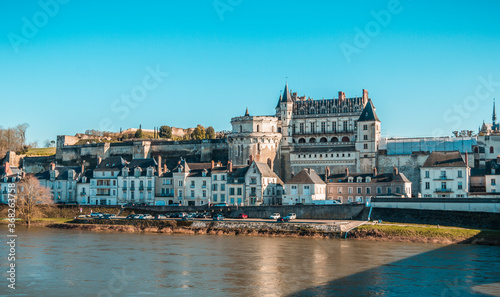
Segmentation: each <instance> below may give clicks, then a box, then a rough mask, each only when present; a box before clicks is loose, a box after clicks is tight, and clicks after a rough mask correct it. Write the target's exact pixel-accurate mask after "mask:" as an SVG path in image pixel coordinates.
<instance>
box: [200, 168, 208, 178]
mask: <svg viewBox="0 0 500 297" xmlns="http://www.w3.org/2000/svg"><path fill="white" fill-rule="evenodd" d="M201 176H203V177H206V176H207V170H206V169H205V170H203V171H202V172H201Z"/></svg>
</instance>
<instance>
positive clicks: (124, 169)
mask: <svg viewBox="0 0 500 297" xmlns="http://www.w3.org/2000/svg"><path fill="white" fill-rule="evenodd" d="M122 175H123V176H124V177H127V176H128V168H123V169H122Z"/></svg>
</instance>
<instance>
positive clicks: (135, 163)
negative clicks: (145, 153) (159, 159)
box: [126, 158, 158, 169]
mask: <svg viewBox="0 0 500 297" xmlns="http://www.w3.org/2000/svg"><path fill="white" fill-rule="evenodd" d="M157 164H158V163H156V160H155V159H153V158H147V159H133V160H132V161H130V162H129V163H128V164H127V165H126V166H127V167H128V168H130V169H132V168H135V167H140V168H143V169H146V168H148V167H153V168H156V165H157Z"/></svg>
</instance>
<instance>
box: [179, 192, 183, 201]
mask: <svg viewBox="0 0 500 297" xmlns="http://www.w3.org/2000/svg"><path fill="white" fill-rule="evenodd" d="M181 198H182V190H179V199H181Z"/></svg>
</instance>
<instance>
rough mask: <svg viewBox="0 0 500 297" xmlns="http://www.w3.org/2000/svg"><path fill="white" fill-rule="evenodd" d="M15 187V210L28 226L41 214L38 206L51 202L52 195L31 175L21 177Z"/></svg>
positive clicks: (49, 204)
mask: <svg viewBox="0 0 500 297" xmlns="http://www.w3.org/2000/svg"><path fill="white" fill-rule="evenodd" d="M17 189H18V192H17V193H16V194H15V197H16V199H15V200H16V207H17V211H18V212H19V214H20V217H21V218H22V219H24V220H25V221H26V224H27V225H28V228H29V227H30V226H31V221H32V220H33V219H36V218H39V217H40V216H41V214H42V209H41V207H40V206H42V205H43V206H47V205H48V206H51V205H52V204H53V201H52V197H51V195H50V191H49V189H48V188H46V187H43V186H42V185H40V182H39V181H38V179H37V178H36V177H34V176H32V175H29V176H27V177H25V178H23V179H22V180H21V181H20V182H19V184H18V185H17Z"/></svg>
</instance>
